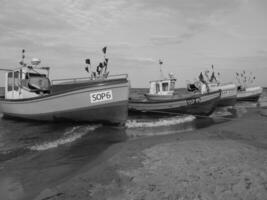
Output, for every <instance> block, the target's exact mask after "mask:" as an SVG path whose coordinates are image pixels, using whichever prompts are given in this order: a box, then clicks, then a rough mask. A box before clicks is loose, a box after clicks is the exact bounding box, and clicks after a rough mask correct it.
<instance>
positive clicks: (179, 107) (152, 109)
mask: <svg viewBox="0 0 267 200" xmlns="http://www.w3.org/2000/svg"><path fill="white" fill-rule="evenodd" d="M174 84H175V79H174V78H173V77H172V76H170V78H169V79H163V80H156V81H150V90H149V93H148V94H145V97H146V99H144V100H134V99H130V100H129V111H130V112H146V113H155V114H171V113H175V114H177V113H180V114H192V115H196V116H199V115H204V116H207V115H210V114H211V113H212V112H213V111H214V109H215V108H216V106H217V104H218V101H219V99H220V96H221V91H215V92H210V93H206V94H194V95H189V96H188V95H187V96H180V95H179V94H175V92H174Z"/></svg>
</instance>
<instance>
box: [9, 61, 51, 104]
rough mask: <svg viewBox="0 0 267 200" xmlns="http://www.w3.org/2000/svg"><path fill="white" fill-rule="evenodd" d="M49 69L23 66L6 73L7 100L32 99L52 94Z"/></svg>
mask: <svg viewBox="0 0 267 200" xmlns="http://www.w3.org/2000/svg"><path fill="white" fill-rule="evenodd" d="M48 77H49V68H48V67H32V66H22V67H20V68H17V69H14V70H11V71H8V72H6V81H5V98H6V99H22V98H31V97H36V96H40V95H45V94H49V93H50V86H51V84H50V80H49V78H48Z"/></svg>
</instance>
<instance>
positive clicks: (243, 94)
mask: <svg viewBox="0 0 267 200" xmlns="http://www.w3.org/2000/svg"><path fill="white" fill-rule="evenodd" d="M262 91H263V89H262V87H259V86H255V87H245V88H244V87H241V86H239V87H238V91H237V101H258V100H259V98H260V96H261V94H262Z"/></svg>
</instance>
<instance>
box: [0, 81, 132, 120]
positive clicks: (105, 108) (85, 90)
mask: <svg viewBox="0 0 267 200" xmlns="http://www.w3.org/2000/svg"><path fill="white" fill-rule="evenodd" d="M106 92H109V93H111V94H112V97H111V98H109V99H104V100H103V99H101V94H104V93H106ZM92 94H95V96H96V95H97V94H99V95H98V97H99V99H98V100H96V101H94V100H93V97H92ZM128 96H129V84H128V81H124V82H121V83H117V84H106V85H105V84H97V85H95V86H92V85H88V86H82V87H80V88H75V89H73V90H67V91H62V92H60V91H59V92H56V93H52V94H50V95H46V96H41V97H36V98H30V99H18V100H5V99H1V100H0V107H1V111H2V112H3V115H4V116H6V117H15V118H23V119H30V120H45V121H58V120H64V121H65V120H71V121H78V122H81V121H87V122H88V121H89V122H93V121H103V122H109V123H124V122H125V120H126V119H127V106H128Z"/></svg>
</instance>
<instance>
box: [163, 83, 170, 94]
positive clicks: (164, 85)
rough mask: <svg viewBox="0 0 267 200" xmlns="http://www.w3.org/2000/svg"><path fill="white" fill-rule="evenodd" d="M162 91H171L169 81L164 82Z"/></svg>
mask: <svg viewBox="0 0 267 200" xmlns="http://www.w3.org/2000/svg"><path fill="white" fill-rule="evenodd" d="M161 85H162V91H163V92H167V91H169V82H162V84H161Z"/></svg>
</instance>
